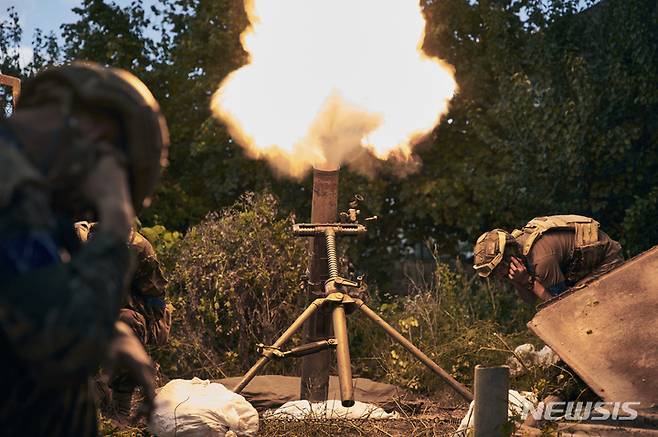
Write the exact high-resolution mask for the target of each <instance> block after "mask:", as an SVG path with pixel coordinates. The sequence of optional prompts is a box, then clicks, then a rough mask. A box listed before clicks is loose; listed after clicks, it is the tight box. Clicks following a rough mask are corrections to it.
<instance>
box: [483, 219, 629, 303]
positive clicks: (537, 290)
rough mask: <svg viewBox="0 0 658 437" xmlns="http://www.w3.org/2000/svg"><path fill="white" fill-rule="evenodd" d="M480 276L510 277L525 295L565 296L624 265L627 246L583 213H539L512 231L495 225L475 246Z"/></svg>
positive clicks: (531, 300) (530, 299)
mask: <svg viewBox="0 0 658 437" xmlns="http://www.w3.org/2000/svg"><path fill="white" fill-rule="evenodd" d="M473 251H474V257H475V260H474V266H473V267H474V269H475V270H476V271H477V273H478V275H480V276H482V277H488V276H489V275H490V274H491V273H494V276H497V277H500V278H507V279H509V281H510V282H511V283H512V284H513V285H514V288H515V289H516V290H517V292H518V293H519V296H520V297H521V298H522V299H523V300H525V301H527V302H529V303H534V302H535V301H536V300H537V298H538V299H540V300H541V301H546V300H549V299H551V298H553V297H555V296H559V295H560V294H562V293H563V292H565V291H566V290H567V289H568V288H570V287H574V286H577V285H581V284H583V283H585V282H588V281H590V280H592V279H594V278H596V277H598V276H601V275H602V274H604V273H606V272H608V271H610V270H611V269H612V268H614V267H615V266H617V265H619V264H621V263H622V262H623V261H624V258H623V256H622V253H621V245H620V244H619V243H618V242H616V241H614V240H612V239H611V238H610V237H608V235H607V234H606V233H605V232H603V231H601V230H600V229H599V223H598V222H597V221H596V220H594V219H591V218H589V217H583V216H579V215H554V216H548V217H537V218H534V219H532V220H530V221H529V222H528V224H527V225H525V226H524V227H523V229H521V230H518V229H517V230H514V231H513V232H512V233H511V234H510V233H508V232H506V231H504V230H502V229H494V230H493V231H489V232H485V233H484V234H482V235H481V236H480V238H478V240H477V243H476V244H475V248H474V250H473Z"/></svg>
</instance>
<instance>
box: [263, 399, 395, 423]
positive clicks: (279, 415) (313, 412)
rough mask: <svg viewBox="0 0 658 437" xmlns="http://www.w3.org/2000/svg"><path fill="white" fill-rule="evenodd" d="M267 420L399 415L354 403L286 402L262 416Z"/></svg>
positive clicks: (334, 400)
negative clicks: (344, 405) (347, 405)
mask: <svg viewBox="0 0 658 437" xmlns="http://www.w3.org/2000/svg"><path fill="white" fill-rule="evenodd" d="M263 417H264V418H269V419H283V420H290V419H329V420H331V419H351V420H355V419H368V420H372V419H398V418H399V417H400V415H399V414H398V413H397V412H396V411H394V412H392V413H387V412H386V411H384V410H383V409H381V408H379V407H378V406H377V405H372V404H367V403H365V402H359V401H355V402H354V405H352V406H351V407H349V408H348V407H343V405H342V404H341V401H340V400H336V399H332V400H328V401H326V402H309V401H291V402H286V403H285V404H283V405H282V406H280V407H279V408H277V409H276V410H268V411H266V412H265V413H264V414H263Z"/></svg>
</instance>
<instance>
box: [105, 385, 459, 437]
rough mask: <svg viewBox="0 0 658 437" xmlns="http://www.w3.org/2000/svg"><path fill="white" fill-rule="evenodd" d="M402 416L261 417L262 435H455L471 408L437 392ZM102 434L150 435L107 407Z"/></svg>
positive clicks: (404, 408) (405, 407)
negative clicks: (356, 417)
mask: <svg viewBox="0 0 658 437" xmlns="http://www.w3.org/2000/svg"><path fill="white" fill-rule="evenodd" d="M139 402H141V399H140V398H139V397H138V396H135V398H134V399H133V411H136V407H137V405H138V403H139ZM397 410H398V413H399V414H400V418H399V419H388V420H367V419H358V420H342V419H337V420H320V419H307V420H281V419H271V418H270V419H262V416H261V422H260V430H259V436H266V437H297V436H304V437H306V436H313V437H325V436H326V437H330V436H368V437H370V436H377V437H379V436H385V437H391V436H395V437H397V436H404V437H434V436H437V437H438V436H450V435H452V434H453V433H454V432H455V430H456V429H457V427H458V426H459V422H460V421H461V419H462V417H464V415H465V414H466V412H467V411H468V404H466V403H465V402H461V401H460V400H459V399H457V398H456V397H455V396H454V395H452V394H450V393H436V394H435V395H433V396H431V397H430V398H425V399H423V400H422V402H420V403H414V405H413V406H411V405H401V406H400V408H399V409H397ZM100 426H101V434H102V435H103V436H113V437H140V436H144V437H147V436H151V435H152V434H150V433H149V432H148V431H147V429H146V423H145V422H144V421H143V420H141V421H139V422H138V423H136V424H128V423H126V422H125V421H124V422H120V421H117V420H116V419H115V418H114V417H113V415H112V414H111V413H110V412H108V411H106V412H105V414H101V420H100Z"/></svg>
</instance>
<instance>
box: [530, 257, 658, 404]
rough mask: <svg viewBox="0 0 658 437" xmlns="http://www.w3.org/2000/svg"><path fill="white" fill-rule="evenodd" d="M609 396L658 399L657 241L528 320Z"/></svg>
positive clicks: (623, 399)
mask: <svg viewBox="0 0 658 437" xmlns="http://www.w3.org/2000/svg"><path fill="white" fill-rule="evenodd" d="M528 326H529V327H530V329H531V330H532V331H533V332H534V333H535V334H536V335H537V336H539V338H541V339H542V340H543V341H544V342H545V343H546V344H547V345H549V346H550V347H551V348H552V349H553V350H554V351H555V352H556V353H557V354H558V355H559V356H560V357H561V358H562V360H563V361H564V362H565V363H567V364H568V365H569V366H570V367H571V368H572V369H573V370H574V371H575V372H576V373H577V374H578V375H580V377H581V378H582V379H583V380H584V381H585V382H586V383H587V384H588V385H589V386H590V388H591V389H592V390H594V392H596V393H597V394H598V395H599V396H601V398H603V399H604V400H605V401H610V402H615V401H619V402H636V401H637V402H642V406H643V407H644V406H650V405H651V404H655V403H657V402H658V246H655V247H653V248H652V249H650V250H648V251H646V252H644V253H642V254H640V255H638V256H636V257H635V258H633V259H631V260H630V261H627V262H626V263H625V264H623V265H622V266H620V267H619V268H617V269H615V270H613V271H611V272H609V273H608V274H606V275H604V276H602V277H601V278H599V279H597V280H595V281H593V282H590V283H589V284H587V285H586V286H585V287H584V288H581V289H578V290H571V291H569V292H567V293H565V294H564V295H562V296H560V298H558V299H555V300H553V301H550V302H548V303H547V304H546V305H545V306H544V307H543V308H542V309H540V310H539V312H538V313H537V314H536V315H535V317H534V318H533V319H532V320H531V321H530V322H529V323H528Z"/></svg>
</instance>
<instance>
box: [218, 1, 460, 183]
mask: <svg viewBox="0 0 658 437" xmlns="http://www.w3.org/2000/svg"><path fill="white" fill-rule="evenodd" d="M245 8H246V11H247V14H248V17H249V21H250V23H251V26H250V27H248V28H247V29H246V30H245V31H244V32H243V34H242V35H241V38H242V44H243V46H244V48H245V50H247V52H248V53H249V54H250V62H249V63H248V64H247V65H245V66H243V67H242V68H240V69H238V70H236V71H234V72H233V73H231V74H230V75H229V76H228V77H227V78H226V79H225V80H224V81H223V82H222V83H221V85H220V87H219V89H218V90H217V92H216V93H215V95H214V96H213V99H212V103H211V107H212V110H213V113H214V114H215V116H217V117H218V118H220V119H222V120H223V121H224V122H225V123H226V125H227V126H228V129H229V132H230V134H231V135H232V136H233V138H234V139H235V140H236V141H237V142H238V143H239V144H241V145H242V146H243V147H245V148H246V149H247V150H248V151H249V152H250V154H251V155H252V156H254V157H263V156H264V157H266V158H268V159H269V160H270V162H271V163H272V164H273V165H274V167H275V168H276V169H278V170H279V171H281V172H283V173H285V174H288V175H291V176H294V177H298V176H302V175H303V174H304V173H305V172H306V171H307V170H308V169H309V168H310V167H311V166H315V167H319V168H336V167H338V166H339V165H340V164H342V163H346V162H349V161H350V158H351V157H353V156H355V152H358V149H359V148H360V147H364V148H367V149H370V150H371V151H372V152H373V153H374V154H375V155H376V156H377V157H379V158H381V159H385V158H387V157H388V156H389V154H390V153H391V152H393V151H394V150H397V151H399V152H400V153H398V154H401V155H403V156H409V155H410V153H411V147H412V146H413V144H414V143H415V142H417V141H418V140H419V139H420V138H422V137H423V136H424V135H426V134H427V133H429V132H430V131H431V130H432V129H433V128H434V127H435V126H436V125H437V124H438V122H439V121H440V119H441V116H442V115H443V114H445V113H446V112H447V109H448V102H449V101H450V99H451V98H452V96H453V95H454V93H455V91H456V88H457V85H456V83H455V80H454V70H453V68H452V66H450V65H448V64H447V63H445V62H444V61H441V60H439V59H436V58H430V57H428V56H426V55H425V54H423V52H422V50H421V44H422V41H423V37H424V28H425V23H424V20H423V16H422V13H421V10H420V6H419V5H418V4H417V2H416V4H414V2H413V1H412V0H245Z"/></svg>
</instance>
